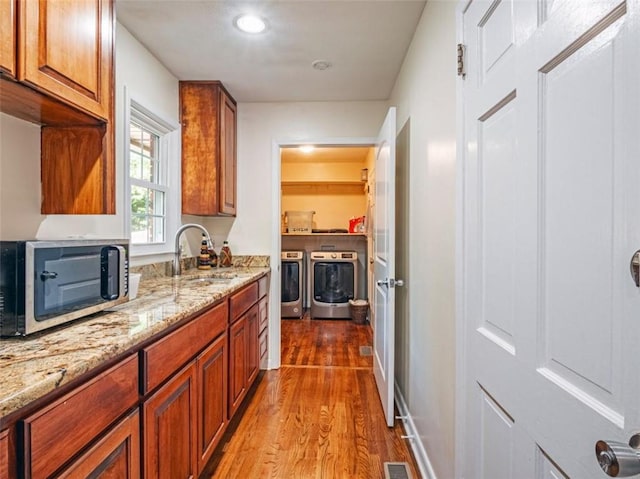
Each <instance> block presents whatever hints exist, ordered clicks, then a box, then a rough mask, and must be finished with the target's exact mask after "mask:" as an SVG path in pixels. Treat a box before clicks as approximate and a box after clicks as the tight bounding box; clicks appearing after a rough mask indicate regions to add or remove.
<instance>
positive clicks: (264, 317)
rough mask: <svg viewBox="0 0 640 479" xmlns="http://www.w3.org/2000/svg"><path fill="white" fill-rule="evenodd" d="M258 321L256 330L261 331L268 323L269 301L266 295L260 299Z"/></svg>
mask: <svg viewBox="0 0 640 479" xmlns="http://www.w3.org/2000/svg"><path fill="white" fill-rule="evenodd" d="M258 321H259V323H258V331H260V332H262V331H264V329H265V328H266V327H267V325H268V324H269V301H268V300H267V298H266V297H265V298H262V299H261V300H260V306H259V310H258Z"/></svg>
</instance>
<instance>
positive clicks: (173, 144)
mask: <svg viewBox="0 0 640 479" xmlns="http://www.w3.org/2000/svg"><path fill="white" fill-rule="evenodd" d="M124 100H125V101H124V104H125V108H124V120H123V124H124V125H125V126H124V135H123V136H124V139H123V141H124V149H123V151H124V168H123V170H124V196H125V201H124V223H125V224H124V227H125V233H126V236H127V237H128V238H131V201H130V194H131V178H130V176H129V150H130V142H131V138H130V135H129V125H130V123H131V121H132V120H133V121H137V122H139V123H141V126H144V127H145V128H149V129H150V130H151V131H152V132H154V133H156V134H158V135H159V136H160V137H161V138H160V158H159V160H160V163H161V166H162V167H161V169H160V171H161V173H160V174H161V175H162V178H161V179H162V181H163V182H164V185H165V186H164V187H163V186H159V187H158V188H157V189H158V190H161V191H165V195H166V196H165V208H166V225H165V228H166V231H165V241H164V242H163V243H152V244H131V246H130V251H129V253H130V255H131V256H132V257H136V256H147V255H157V254H165V253H173V248H174V245H173V238H174V236H175V233H176V231H177V230H178V226H179V223H180V126H179V125H177V124H175V123H173V122H171V121H167V120H165V119H163V118H161V117H160V116H159V115H156V114H155V113H153V112H152V111H151V110H150V109H148V108H146V107H145V106H143V105H142V104H141V103H139V102H137V101H136V100H135V99H133V98H131V96H130V95H129V93H128V91H127V88H126V87H125V88H124Z"/></svg>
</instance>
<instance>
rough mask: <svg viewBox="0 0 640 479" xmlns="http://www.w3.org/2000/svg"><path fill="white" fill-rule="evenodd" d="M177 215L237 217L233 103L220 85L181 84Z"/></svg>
mask: <svg viewBox="0 0 640 479" xmlns="http://www.w3.org/2000/svg"><path fill="white" fill-rule="evenodd" d="M180 121H181V124H182V213H183V214H190V215H198V216H219V215H221V216H235V214H236V102H235V100H234V99H233V98H232V97H231V95H229V93H228V92H227V91H226V90H225V88H224V86H223V85H222V83H220V82H219V81H182V82H180Z"/></svg>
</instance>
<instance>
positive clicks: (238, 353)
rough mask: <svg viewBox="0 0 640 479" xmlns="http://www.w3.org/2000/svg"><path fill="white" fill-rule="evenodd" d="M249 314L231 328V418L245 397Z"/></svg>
mask: <svg viewBox="0 0 640 479" xmlns="http://www.w3.org/2000/svg"><path fill="white" fill-rule="evenodd" d="M246 331H247V316H246V315H244V316H242V317H241V318H240V319H239V320H238V321H236V322H235V323H233V324H232V325H231V327H230V328H229V419H231V418H232V417H233V415H234V414H235V412H236V410H237V409H238V407H239V406H240V403H241V402H242V400H243V399H244V395H245V393H246V384H247V333H246Z"/></svg>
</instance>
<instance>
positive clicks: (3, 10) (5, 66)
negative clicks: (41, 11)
mask: <svg viewBox="0 0 640 479" xmlns="http://www.w3.org/2000/svg"><path fill="white" fill-rule="evenodd" d="M0 72H2V73H4V74H8V75H10V76H12V77H15V74H16V1H15V0H1V1H0Z"/></svg>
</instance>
